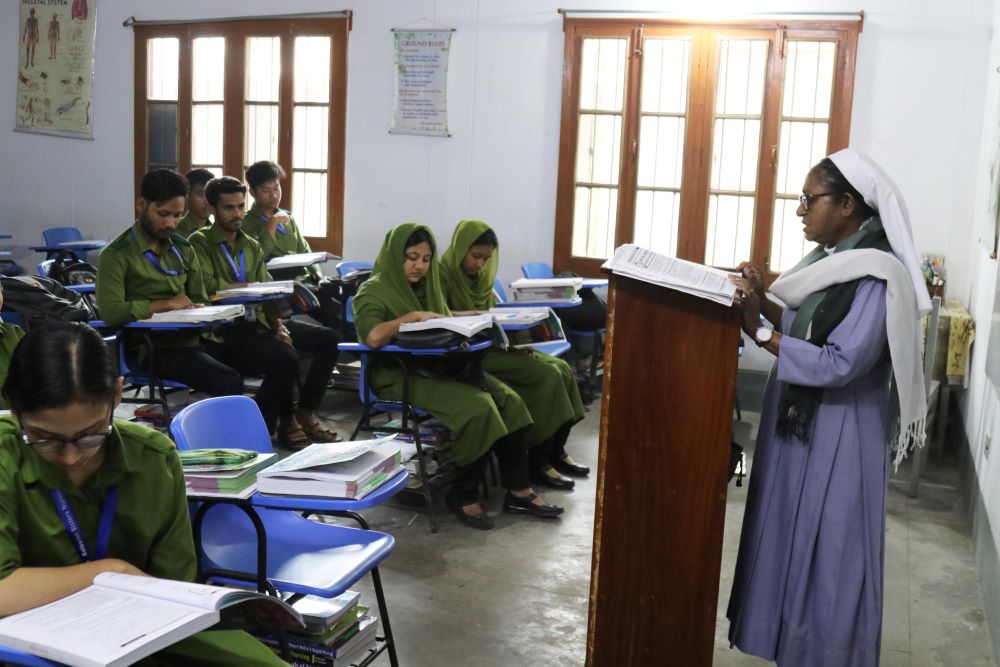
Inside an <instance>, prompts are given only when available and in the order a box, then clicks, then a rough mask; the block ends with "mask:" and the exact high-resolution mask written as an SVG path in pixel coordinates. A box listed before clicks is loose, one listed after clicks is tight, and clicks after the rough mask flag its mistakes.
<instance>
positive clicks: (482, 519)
mask: <svg viewBox="0 0 1000 667" xmlns="http://www.w3.org/2000/svg"><path fill="white" fill-rule="evenodd" d="M444 504H445V505H447V506H448V509H450V510H451V511H452V513H453V514H454V515H455V516H457V517H458V518H459V519H461V521H462V523H464V524H465V525H466V526H469V527H470V528H476V529H477V530H493V528H494V526H495V524H494V523H493V519H491V518H490V515H489V514H487V513H486V512H480V513H479V514H476V515H472V514H466V513H465V510H463V509H462V503H460V502H458V501H456V500H453V499H452V498H448V497H447V496H445V499H444Z"/></svg>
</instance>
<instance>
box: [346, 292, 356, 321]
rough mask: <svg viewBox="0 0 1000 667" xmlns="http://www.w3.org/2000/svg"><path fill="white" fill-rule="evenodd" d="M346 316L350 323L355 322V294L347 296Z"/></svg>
mask: <svg viewBox="0 0 1000 667" xmlns="http://www.w3.org/2000/svg"><path fill="white" fill-rule="evenodd" d="M344 317H345V319H347V323H348V324H354V295H353V294H352V295H351V296H349V297H347V301H345V302H344Z"/></svg>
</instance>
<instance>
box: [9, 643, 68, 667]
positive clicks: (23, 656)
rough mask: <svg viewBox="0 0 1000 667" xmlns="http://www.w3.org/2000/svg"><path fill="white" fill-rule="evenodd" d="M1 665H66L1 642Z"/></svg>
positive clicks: (59, 666) (49, 666) (35, 666)
mask: <svg viewBox="0 0 1000 667" xmlns="http://www.w3.org/2000/svg"><path fill="white" fill-rule="evenodd" d="M0 665H24V666H25V667H65V665H64V664H63V663H61V662H53V661H51V660H46V659H45V658H39V657H38V656H37V655H31V654H30V653H25V652H24V651H19V650H18V649H16V648H10V647H9V646H3V645H2V644H0Z"/></svg>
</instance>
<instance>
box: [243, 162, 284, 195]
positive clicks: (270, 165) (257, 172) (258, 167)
mask: <svg viewBox="0 0 1000 667" xmlns="http://www.w3.org/2000/svg"><path fill="white" fill-rule="evenodd" d="M246 177H247V184H248V185H249V186H250V189H251V190H256V189H257V188H259V187H260V186H262V185H264V184H265V183H267V182H268V181H273V180H275V179H278V180H280V179H282V178H284V177H285V170H284V169H282V168H281V165H280V164H278V163H277V162H271V161H270V160H261V161H260V162H254V163H253V164H252V165H250V166H249V167H247V173H246Z"/></svg>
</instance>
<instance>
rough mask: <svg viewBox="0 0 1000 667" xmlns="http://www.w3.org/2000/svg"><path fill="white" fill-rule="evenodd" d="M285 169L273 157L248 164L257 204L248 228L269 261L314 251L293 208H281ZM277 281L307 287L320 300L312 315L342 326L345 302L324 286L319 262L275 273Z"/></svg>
mask: <svg viewBox="0 0 1000 667" xmlns="http://www.w3.org/2000/svg"><path fill="white" fill-rule="evenodd" d="M284 177H285V170H284V169H282V168H281V165H278V164H275V163H274V162H271V161H269V160H263V161H261V162H255V163H254V164H252V165H250V166H249V167H247V171H246V179H247V185H249V186H250V194H251V195H253V199H254V203H253V206H251V207H250V210H249V211H247V214H246V223H245V225H244V231H246V233H247V234H249V235H250V237H251V238H253V239H254V240H255V241H257V242H258V243H260V247H261V248H263V249H264V258H265V260H269V259H272V258H274V257H280V256H281V255H293V254H296V253H303V252H312V249H311V248H310V247H309V242H308V241H306V240H305V238H304V237H303V236H302V232H301V231H300V230H299V227H298V225H297V224H296V223H295V217H294V216H292V214H291V212H290V211H287V210H285V209H282V208H279V207H278V206H279V204H281V179H283V178H284ZM273 275H274V278H275V280H295V281H296V282H298V283H299V284H300V285H302V286H304V287H306V288H307V289H308V290H309V291H310V292H312V293H313V295H314V296H315V297H316V301H318V302H319V306H318V307H314V308H313V309H312V310H310V311H309V313H308V315H309V316H310V317H312V318H313V319H314V320H316V321H317V322H319V323H320V324H324V325H326V326H328V327H334V328H338V327H340V326H341V325H342V322H341V304H340V302H339V301H336V300H335V299H334V298H333V297H332V296H330V295H328V294H326V293H325V292H324V290H323V289H322V287H321V285H320V281H321V280H322V279H323V272H322V271H320V268H319V266H318V265H316V264H313V265H311V266H305V267H299V268H294V269H280V270H278V271H275V272H274V274H273Z"/></svg>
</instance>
